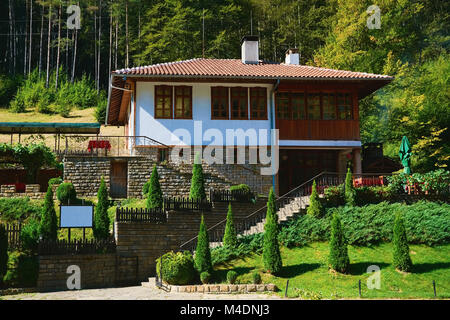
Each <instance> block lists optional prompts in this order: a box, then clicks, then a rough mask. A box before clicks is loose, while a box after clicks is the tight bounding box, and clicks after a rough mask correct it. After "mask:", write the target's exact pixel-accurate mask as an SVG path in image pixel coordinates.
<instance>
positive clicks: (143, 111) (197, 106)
mask: <svg viewBox="0 0 450 320" xmlns="http://www.w3.org/2000/svg"><path fill="white" fill-rule="evenodd" d="M158 85H170V86H172V85H173V86H183V85H184V86H192V120H190V119H189V120H186V119H155V86H158ZM214 86H223V87H248V88H252V87H265V88H266V89H267V115H268V119H267V120H212V119H211V87H214ZM272 87H273V86H272V85H270V84H261V83H255V84H252V83H242V84H241V83H220V84H219V83H187V82H175V83H168V82H145V81H138V82H136V128H135V131H134V130H133V128H134V114H133V112H134V111H133V109H134V106H133V103H131V112H130V117H129V123H128V128H129V132H128V134H129V135H136V136H147V137H150V138H152V139H154V140H157V141H159V142H161V143H163V144H165V145H168V146H175V145H222V142H221V141H214V140H215V137H216V136H217V133H219V134H220V135H222V137H223V145H227V146H233V145H235V146H237V145H246V146H253V145H260V146H264V145H270V129H271V126H270V97H269V96H270V92H271V89H272ZM230 99H231V97H230ZM248 99H249V102H248V115H249V119H250V95H248ZM229 105H231V103H229ZM229 114H231V110H229ZM194 123H195V126H194ZM194 127H196V129H195V128H194ZM199 127H201V131H199ZM180 129H181V130H180ZM227 129H231V130H233V132H236V133H237V134H238V136H239V137H240V138H241V139H243V134H245V132H246V131H247V130H248V129H252V130H256V132H257V135H258V137H257V141H256V142H255V141H250V139H249V138H245V142H244V144H242V140H241V143H239V142H238V139H237V138H236V137H234V138H235V139H234V143H229V142H230V141H227V139H226V137H227ZM239 129H240V130H243V131H237V130H239ZM259 129H264V130H263V131H265V132H266V133H267V135H268V136H266V139H264V136H262V135H260V134H259ZM196 130H197V132H194V131H196ZM183 132H186V133H188V134H189V135H190V138H191V139H190V141H186V136H184V135H183V134H182V133H183ZM194 133H195V134H194ZM208 135H209V136H208ZM212 136H214V137H212Z"/></svg>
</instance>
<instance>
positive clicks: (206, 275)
mask: <svg viewBox="0 0 450 320" xmlns="http://www.w3.org/2000/svg"><path fill="white" fill-rule="evenodd" d="M200 281H201V282H202V283H203V284H208V283H209V282H210V281H211V274H210V273H209V272H208V271H203V272H202V273H200Z"/></svg>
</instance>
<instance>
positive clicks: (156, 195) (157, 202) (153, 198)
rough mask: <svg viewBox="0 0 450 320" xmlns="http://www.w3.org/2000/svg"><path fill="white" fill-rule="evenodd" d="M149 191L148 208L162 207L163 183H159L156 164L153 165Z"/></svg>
mask: <svg viewBox="0 0 450 320" xmlns="http://www.w3.org/2000/svg"><path fill="white" fill-rule="evenodd" d="M149 182H150V183H149V185H148V192H147V201H146V206H147V209H154V208H162V206H163V195H162V191H161V185H160V184H159V175H158V170H157V169H156V165H155V166H154V167H153V171H152V175H151V177H150V181H149Z"/></svg>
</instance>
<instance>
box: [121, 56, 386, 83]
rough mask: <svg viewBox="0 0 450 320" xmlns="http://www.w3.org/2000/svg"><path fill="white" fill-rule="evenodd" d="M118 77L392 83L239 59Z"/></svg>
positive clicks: (368, 75)
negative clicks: (253, 62)
mask: <svg viewBox="0 0 450 320" xmlns="http://www.w3.org/2000/svg"><path fill="white" fill-rule="evenodd" d="M113 74H116V75H136V76H153V77H158V76H186V77H200V78H201V77H220V78H244V79H245V78H260V79H275V78H284V79H293V80H294V79H338V80H339V79H342V80H345V79H352V80H353V79H367V80H371V79H375V80H392V79H393V78H392V77H390V76H386V75H380V74H373V73H365V72H353V71H341V70H334V69H326V68H318V67H311V66H305V65H287V64H284V63H281V64H279V63H267V62H263V61H260V62H259V63H258V64H245V63H242V62H241V60H239V59H203V58H198V59H191V60H184V61H176V62H168V63H160V64H154V65H149V66H143V67H135V68H127V69H120V70H116V71H113Z"/></svg>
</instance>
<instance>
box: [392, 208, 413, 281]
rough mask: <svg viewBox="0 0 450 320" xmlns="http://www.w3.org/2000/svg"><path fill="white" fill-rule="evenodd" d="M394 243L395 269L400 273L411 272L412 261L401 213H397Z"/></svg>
mask: <svg viewBox="0 0 450 320" xmlns="http://www.w3.org/2000/svg"><path fill="white" fill-rule="evenodd" d="M392 242H393V243H394V254H393V256H394V258H393V264H394V267H395V268H397V269H398V270H400V271H405V272H408V271H411V268H412V261H411V257H410V256H409V246H408V240H407V238H406V230H405V226H404V224H403V218H402V216H401V213H397V214H396V216H395V222H394V239H393V241H392Z"/></svg>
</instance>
